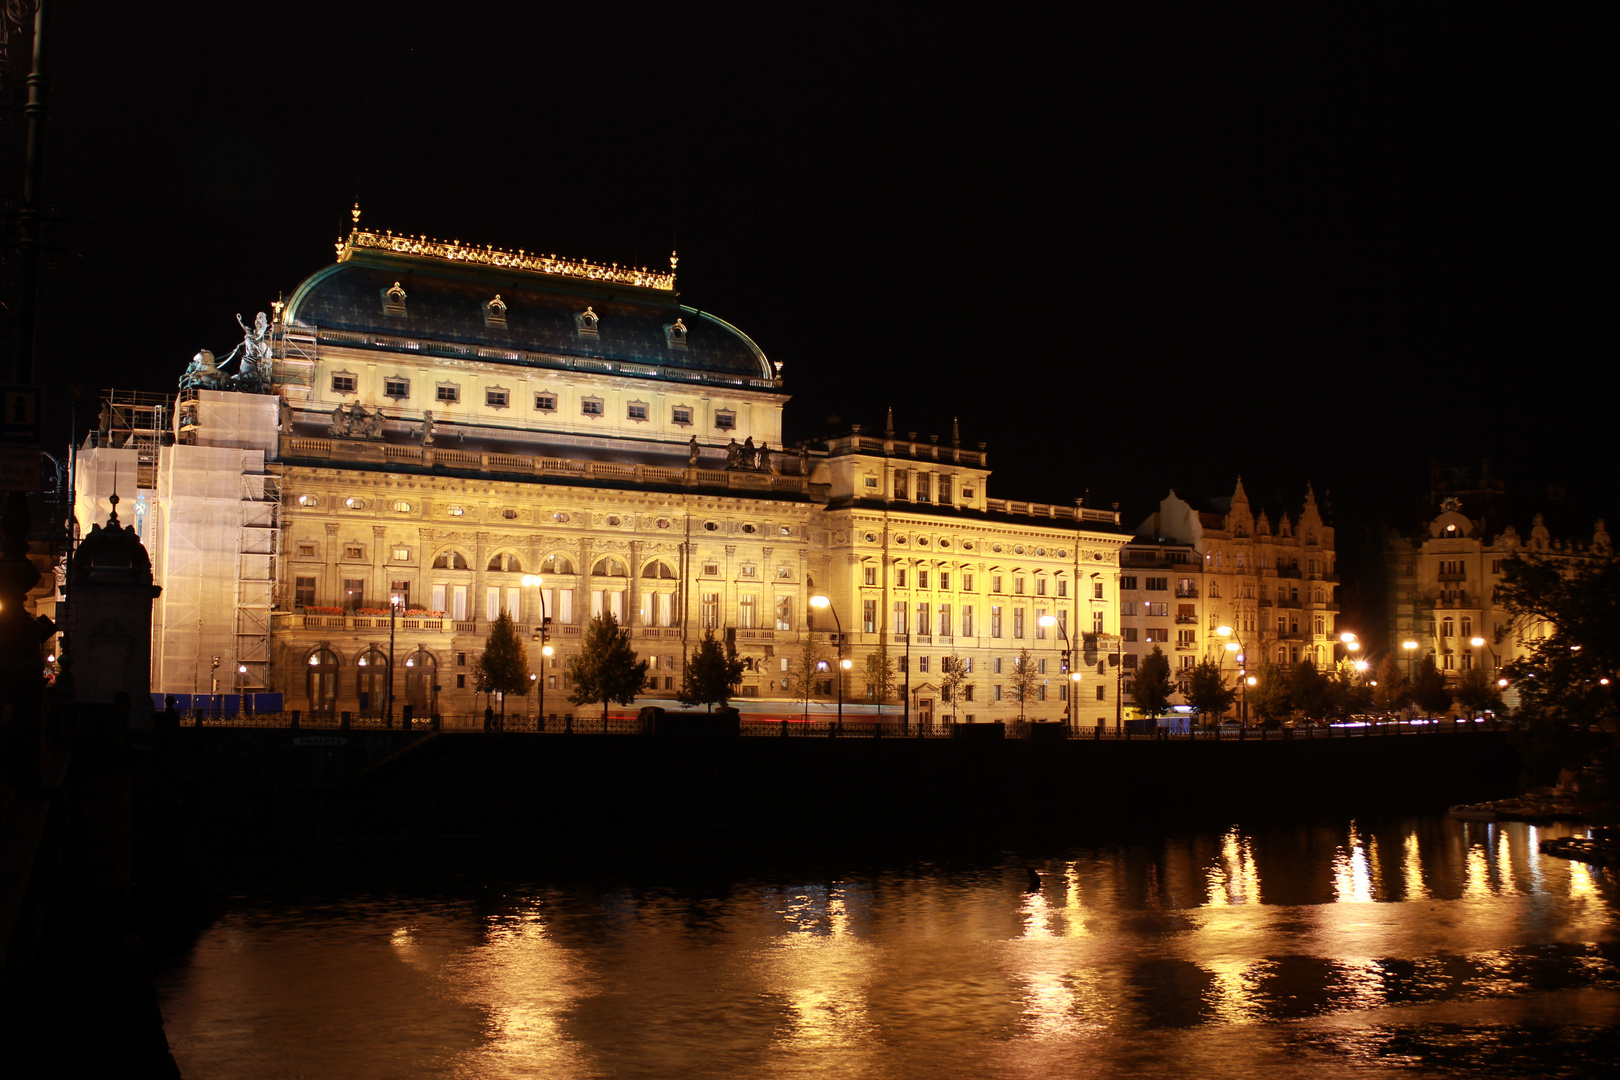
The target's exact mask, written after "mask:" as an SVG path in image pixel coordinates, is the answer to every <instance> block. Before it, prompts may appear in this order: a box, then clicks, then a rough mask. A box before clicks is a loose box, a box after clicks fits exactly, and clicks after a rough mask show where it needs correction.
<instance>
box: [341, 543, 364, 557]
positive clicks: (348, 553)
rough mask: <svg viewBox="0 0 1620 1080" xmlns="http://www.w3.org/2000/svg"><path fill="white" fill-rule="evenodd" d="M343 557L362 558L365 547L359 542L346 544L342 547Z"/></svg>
mask: <svg viewBox="0 0 1620 1080" xmlns="http://www.w3.org/2000/svg"><path fill="white" fill-rule="evenodd" d="M343 557H344V558H345V559H363V558H365V557H366V549H365V548H364V547H363V546H361V545H360V544H348V545H346V546H345V547H344V548H343Z"/></svg>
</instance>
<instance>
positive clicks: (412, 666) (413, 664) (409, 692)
mask: <svg viewBox="0 0 1620 1080" xmlns="http://www.w3.org/2000/svg"><path fill="white" fill-rule="evenodd" d="M438 671H439V664H438V661H437V660H435V659H434V658H433V654H432V653H430V652H428V651H427V650H426V649H417V650H416V651H415V652H413V653H411V655H409V656H407V657H406V658H405V701H406V703H407V704H409V705H410V707H411V713H412V715H413V716H431V715H432V714H433V713H436V712H438V711H439V710H438V702H437V699H436V696H435V695H434V693H433V687H434V684H435V683H436V682H437V681H438Z"/></svg>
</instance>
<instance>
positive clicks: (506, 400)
mask: <svg viewBox="0 0 1620 1080" xmlns="http://www.w3.org/2000/svg"><path fill="white" fill-rule="evenodd" d="M511 398H512V395H511V392H510V391H508V390H485V391H484V404H485V405H486V406H488V407H489V408H491V409H504V408H506V407H507V406H508V405H510V404H511Z"/></svg>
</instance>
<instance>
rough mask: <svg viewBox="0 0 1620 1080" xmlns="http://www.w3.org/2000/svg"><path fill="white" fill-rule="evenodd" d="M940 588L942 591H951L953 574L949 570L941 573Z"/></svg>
mask: <svg viewBox="0 0 1620 1080" xmlns="http://www.w3.org/2000/svg"><path fill="white" fill-rule="evenodd" d="M939 587H940V589H941V590H945V589H949V588H950V587H951V573H950V571H949V570H941V571H940V572H939Z"/></svg>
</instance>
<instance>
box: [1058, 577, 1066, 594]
mask: <svg viewBox="0 0 1620 1080" xmlns="http://www.w3.org/2000/svg"><path fill="white" fill-rule="evenodd" d="M1058 595H1059V596H1068V595H1069V579H1068V578H1058Z"/></svg>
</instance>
